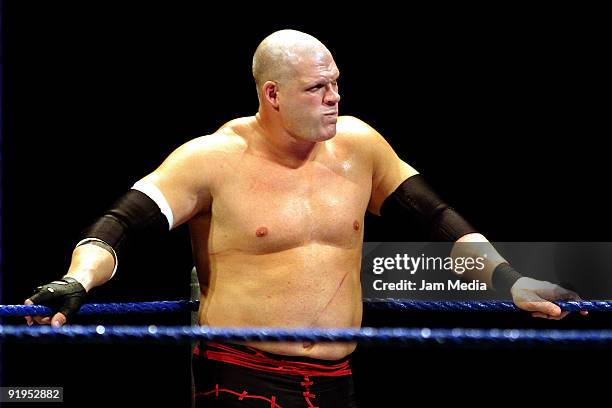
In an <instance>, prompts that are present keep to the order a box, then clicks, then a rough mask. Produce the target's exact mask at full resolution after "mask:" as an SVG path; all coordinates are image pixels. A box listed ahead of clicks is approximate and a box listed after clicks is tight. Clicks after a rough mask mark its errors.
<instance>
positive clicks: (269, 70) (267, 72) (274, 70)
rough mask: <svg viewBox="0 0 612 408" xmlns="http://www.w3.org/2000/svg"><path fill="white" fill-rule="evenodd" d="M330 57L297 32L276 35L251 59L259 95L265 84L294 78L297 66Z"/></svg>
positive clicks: (259, 48)
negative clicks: (306, 61) (325, 55)
mask: <svg viewBox="0 0 612 408" xmlns="http://www.w3.org/2000/svg"><path fill="white" fill-rule="evenodd" d="M321 54H330V55H331V53H330V52H329V50H328V49H327V48H326V47H325V45H323V43H321V41H319V40H317V39H316V38H315V37H313V36H312V35H309V34H306V33H303V32H301V31H296V30H281V31H276V32H274V33H272V34H270V35H269V36H267V37H266V38H264V40H263V41H262V42H261V43H260V44H259V46H258V47H257V50H255V55H254V56H253V78H255V83H256V84H257V90H258V92H259V90H260V88H261V86H262V85H263V84H264V83H265V82H266V81H276V82H282V81H283V80H285V79H287V78H291V77H292V76H294V75H295V70H296V68H297V67H298V65H299V63H300V62H302V61H304V60H306V59H309V58H316V57H317V56H318V55H321Z"/></svg>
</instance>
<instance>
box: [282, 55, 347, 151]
mask: <svg viewBox="0 0 612 408" xmlns="http://www.w3.org/2000/svg"><path fill="white" fill-rule="evenodd" d="M294 68H295V76H294V77H293V78H291V79H289V80H287V81H285V82H284V83H283V84H282V85H281V86H279V91H278V97H279V108H280V113H281V118H282V121H283V126H284V128H285V129H286V130H287V131H288V132H289V133H290V134H291V135H292V136H294V137H295V138H297V139H300V140H305V141H311V142H321V141H324V140H328V139H331V138H332V137H334V136H335V134H336V122H337V121H338V102H339V101H340V95H339V93H338V76H339V74H340V72H339V71H338V68H337V67H336V63H335V62H334V59H333V58H332V56H331V54H329V52H317V53H315V54H314V55H308V56H305V57H303V58H301V59H300V60H299V61H298V62H297V63H296V64H295V67H294Z"/></svg>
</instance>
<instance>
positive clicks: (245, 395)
mask: <svg viewBox="0 0 612 408" xmlns="http://www.w3.org/2000/svg"><path fill="white" fill-rule="evenodd" d="M220 392H226V393H228V394H232V395H235V396H237V397H238V400H240V401H241V400H243V399H245V398H252V399H260V400H264V401H267V402H269V403H270V408H283V407H281V406H280V405H278V404H277V403H276V397H275V396H274V395H273V396H272V398H266V397H264V396H263V395H254V394H249V393H248V392H246V391H242V392H236V391H234V390H230V389H228V388H219V384H215V389H214V390H210V391H206V392H196V393H195V397H196V398H198V397H206V396H208V395H210V394H213V393H214V394H215V397H218V396H219V393H220Z"/></svg>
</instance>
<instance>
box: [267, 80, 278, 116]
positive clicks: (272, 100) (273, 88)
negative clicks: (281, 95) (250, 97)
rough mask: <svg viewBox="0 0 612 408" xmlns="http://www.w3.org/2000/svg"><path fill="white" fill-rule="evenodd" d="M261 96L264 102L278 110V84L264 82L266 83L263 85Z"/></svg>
mask: <svg viewBox="0 0 612 408" xmlns="http://www.w3.org/2000/svg"><path fill="white" fill-rule="evenodd" d="M263 96H264V100H265V101H266V102H268V103H269V104H270V105H271V106H272V107H273V108H274V109H276V110H278V83H276V82H274V81H266V83H265V84H263Z"/></svg>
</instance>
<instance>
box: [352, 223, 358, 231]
mask: <svg viewBox="0 0 612 408" xmlns="http://www.w3.org/2000/svg"><path fill="white" fill-rule="evenodd" d="M353 229H354V230H355V231H359V221H357V220H355V221H353Z"/></svg>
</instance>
